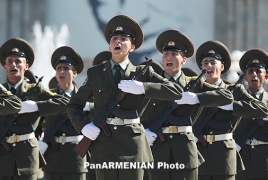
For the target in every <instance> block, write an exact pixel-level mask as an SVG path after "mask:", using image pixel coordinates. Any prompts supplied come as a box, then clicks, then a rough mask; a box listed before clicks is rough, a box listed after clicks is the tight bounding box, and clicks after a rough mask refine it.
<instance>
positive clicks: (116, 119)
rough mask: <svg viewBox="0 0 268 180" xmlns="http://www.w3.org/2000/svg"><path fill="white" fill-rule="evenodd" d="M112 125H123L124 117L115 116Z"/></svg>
mask: <svg viewBox="0 0 268 180" xmlns="http://www.w3.org/2000/svg"><path fill="white" fill-rule="evenodd" d="M114 125H116V126H119V125H124V119H122V118H118V117H115V118H114Z"/></svg>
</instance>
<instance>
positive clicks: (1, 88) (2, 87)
mask: <svg viewBox="0 0 268 180" xmlns="http://www.w3.org/2000/svg"><path fill="white" fill-rule="evenodd" d="M0 90H1V91H2V92H3V93H8V94H11V93H10V91H8V90H7V89H6V88H5V87H4V86H3V85H2V84H0Z"/></svg>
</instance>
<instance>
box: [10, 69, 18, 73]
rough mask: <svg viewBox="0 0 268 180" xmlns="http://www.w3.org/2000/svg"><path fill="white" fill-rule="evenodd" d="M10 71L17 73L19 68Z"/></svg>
mask: <svg viewBox="0 0 268 180" xmlns="http://www.w3.org/2000/svg"><path fill="white" fill-rule="evenodd" d="M10 72H11V73H17V72H18V70H17V69H12V70H10Z"/></svg>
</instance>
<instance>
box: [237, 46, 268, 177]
mask: <svg viewBox="0 0 268 180" xmlns="http://www.w3.org/2000/svg"><path fill="white" fill-rule="evenodd" d="M239 64H240V68H241V70H242V71H243V72H244V73H245V72H246V70H247V68H249V67H259V68H263V69H265V70H266V71H267V67H268V55H267V53H266V52H265V51H264V50H261V49H252V50H249V51H247V52H246V53H245V54H244V55H243V56H242V57H241V60H240V63H239ZM248 92H249V93H250V94H251V93H252V91H250V89H248ZM255 94H256V98H258V99H259V100H260V101H262V102H263V103H264V104H265V105H266V106H268V93H267V92H266V91H265V90H264V89H262V90H260V91H259V92H257V93H255ZM254 120H256V121H258V120H259V119H258V117H257V116H256V117H251V118H242V120H241V121H240V123H239V125H238V126H237V128H236V131H235V136H239V135H240V134H241V133H243V132H244V131H245V130H246V129H247V128H248V127H249V126H250V125H252V123H254ZM267 137H268V122H267V121H263V124H261V125H260V126H259V127H258V129H257V130H256V131H253V133H252V135H250V134H249V135H248V139H247V140H246V142H245V144H244V146H243V145H241V144H239V145H240V146H242V149H241V151H240V155H241V157H242V160H243V163H244V165H245V171H242V172H240V173H238V174H237V175H236V179H238V180H246V179H258V180H265V179H267V178H268V170H267V169H268V164H267V161H268V156H267V155H268V153H267V150H268V138H267ZM247 152H249V154H247Z"/></svg>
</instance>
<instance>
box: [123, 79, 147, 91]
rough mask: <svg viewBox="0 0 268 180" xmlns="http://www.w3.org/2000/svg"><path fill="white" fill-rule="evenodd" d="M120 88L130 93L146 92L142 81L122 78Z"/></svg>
mask: <svg viewBox="0 0 268 180" xmlns="http://www.w3.org/2000/svg"><path fill="white" fill-rule="evenodd" d="M118 88H119V89H121V90H122V91H124V92H126V93H130V94H145V90H144V85H143V83H142V82H140V81H135V80H121V81H120V83H119V84H118Z"/></svg>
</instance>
